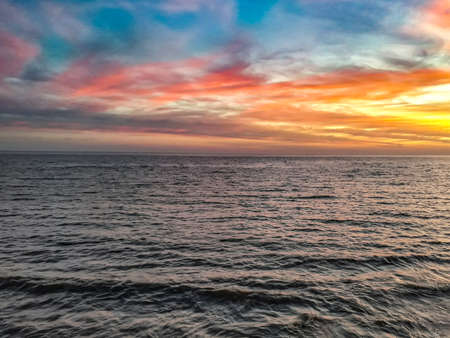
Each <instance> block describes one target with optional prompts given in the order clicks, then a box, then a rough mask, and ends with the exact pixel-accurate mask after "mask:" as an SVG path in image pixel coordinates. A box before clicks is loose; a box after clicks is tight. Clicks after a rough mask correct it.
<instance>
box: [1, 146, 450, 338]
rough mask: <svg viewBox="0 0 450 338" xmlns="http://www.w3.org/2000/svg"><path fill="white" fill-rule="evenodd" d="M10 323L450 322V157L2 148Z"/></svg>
mask: <svg viewBox="0 0 450 338" xmlns="http://www.w3.org/2000/svg"><path fill="white" fill-rule="evenodd" d="M0 189H1V190H0V337H78V336H83V337H108V338H112V337H449V336H450V315H449V313H450V157H390V158H389V157H335V158H333V157H325V158H320V157H311V158H307V157H207V156H203V157H202V156H197V157H196V156H152V155H111V154H110V155H108V154H103V155H102V154H78V155H77V154H1V155H0Z"/></svg>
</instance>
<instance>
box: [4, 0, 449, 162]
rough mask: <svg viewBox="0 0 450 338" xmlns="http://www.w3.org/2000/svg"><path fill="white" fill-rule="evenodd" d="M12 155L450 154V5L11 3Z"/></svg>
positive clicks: (206, 0) (7, 37)
mask: <svg viewBox="0 0 450 338" xmlns="http://www.w3.org/2000/svg"><path fill="white" fill-rule="evenodd" d="M0 150H7V151H29V150H44V151H47V150H48V151H144V152H162V153H202V154H261V155H362V154H368V155H413V154H420V155H450V0H370V1H367V0H148V1H144V0H133V1H132V0H98V1H88V0H79V1H75V0H72V1H70V0H68V1H45V0H43V1H32V0H20V1H19V0H9V1H8V0H2V1H0Z"/></svg>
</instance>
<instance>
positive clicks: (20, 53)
mask: <svg viewBox="0 0 450 338" xmlns="http://www.w3.org/2000/svg"><path fill="white" fill-rule="evenodd" d="M0 46H1V48H0V77H2V78H3V77H5V76H16V75H18V74H19V73H20V72H21V71H22V70H23V68H24V66H25V65H26V64H27V63H28V62H30V61H31V60H32V59H34V58H35V57H36V56H37V55H38V53H39V48H38V47H37V46H35V45H33V44H31V43H29V42H27V41H25V40H22V39H21V38H19V37H17V36H15V35H13V34H10V33H8V32H5V31H0Z"/></svg>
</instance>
